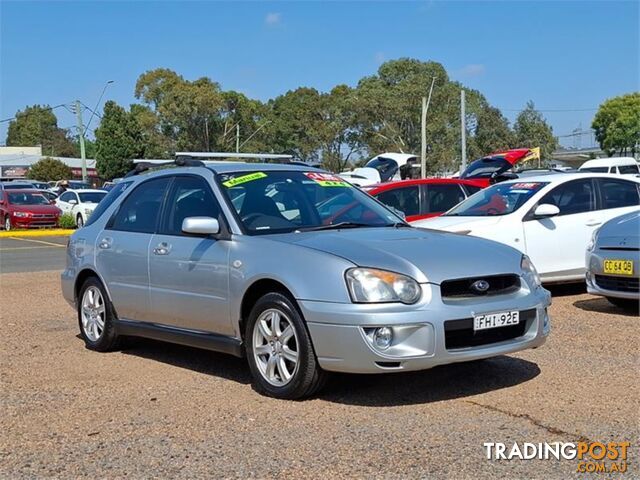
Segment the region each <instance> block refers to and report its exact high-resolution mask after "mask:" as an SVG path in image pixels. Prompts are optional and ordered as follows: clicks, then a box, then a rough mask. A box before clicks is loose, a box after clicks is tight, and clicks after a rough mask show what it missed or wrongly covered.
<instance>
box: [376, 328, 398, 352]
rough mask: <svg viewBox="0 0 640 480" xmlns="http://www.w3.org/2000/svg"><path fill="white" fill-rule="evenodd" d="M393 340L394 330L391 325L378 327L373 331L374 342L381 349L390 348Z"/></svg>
mask: <svg viewBox="0 0 640 480" xmlns="http://www.w3.org/2000/svg"><path fill="white" fill-rule="evenodd" d="M392 340H393V330H391V329H390V328H389V327H380V328H376V329H375V331H374V332H373V343H374V344H375V346H376V347H377V348H379V349H381V350H385V349H387V348H389V346H390V345H391V341H392Z"/></svg>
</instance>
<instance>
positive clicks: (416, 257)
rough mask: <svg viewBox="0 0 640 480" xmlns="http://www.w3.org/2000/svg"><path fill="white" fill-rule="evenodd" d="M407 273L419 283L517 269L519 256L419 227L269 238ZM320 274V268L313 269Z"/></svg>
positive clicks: (499, 247)
mask: <svg viewBox="0 0 640 480" xmlns="http://www.w3.org/2000/svg"><path fill="white" fill-rule="evenodd" d="M269 238H270V239H272V240H275V241H280V242H286V243H289V244H292V245H297V246H300V247H306V248H312V249H314V250H319V251H323V252H327V253H329V254H332V255H336V256H338V257H341V258H344V259H346V260H349V261H350V262H352V263H354V264H355V265H357V266H361V267H371V268H379V269H382V270H389V271H393V272H398V273H402V274H405V275H409V276H411V277H413V278H414V279H416V280H417V281H418V282H420V283H425V282H431V283H437V284H439V283H440V282H442V281H443V280H447V279H453V278H464V277H471V276H478V275H490V274H499V273H512V272H516V273H517V272H520V260H521V258H522V254H521V253H520V252H518V251H517V250H515V249H513V248H511V247H508V246H505V245H502V244H500V243H497V242H493V241H491V240H485V239H481V238H477V237H467V236H465V235H457V234H453V233H444V232H437V231H432V230H426V229H420V228H357V229H344V230H335V231H327V230H324V231H317V232H300V233H290V234H282V235H273V236H270V237H269ZM319 273H320V272H319Z"/></svg>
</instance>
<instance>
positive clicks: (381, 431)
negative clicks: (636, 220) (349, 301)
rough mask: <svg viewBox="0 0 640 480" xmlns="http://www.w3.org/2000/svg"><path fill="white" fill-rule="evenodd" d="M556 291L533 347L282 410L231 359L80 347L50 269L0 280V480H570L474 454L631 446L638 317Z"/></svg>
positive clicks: (534, 465) (548, 466) (150, 347)
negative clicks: (495, 449) (500, 447)
mask: <svg viewBox="0 0 640 480" xmlns="http://www.w3.org/2000/svg"><path fill="white" fill-rule="evenodd" d="M59 240H60V241H61V242H66V239H59ZM43 241H47V240H43ZM52 243H55V242H52ZM12 245H13V244H12ZM18 246H21V244H15V245H14V246H13V247H12V246H9V245H8V244H7V243H5V241H4V240H3V243H2V246H1V248H17V247H18ZM22 246H24V245H22ZM34 246H35V244H34ZM51 248H52V249H54V248H56V247H53V246H52V247H51ZM25 251H26V250H25ZM31 251H32V254H34V255H35V254H36V253H34V252H38V251H39V250H38V249H32V250H31ZM55 252H58V253H56V254H55V255H53V254H51V255H49V256H50V257H52V258H57V256H60V257H61V258H62V255H60V254H61V253H63V252H64V250H63V249H57V250H55ZM0 254H2V271H3V272H6V271H7V270H6V269H5V265H6V263H5V262H6V261H7V258H6V256H5V250H0ZM11 256H13V251H12V255H11ZM25 258H26V257H25ZM12 261H13V260H12ZM36 286H37V287H36ZM34 292H37V294H34ZM553 292H554V303H553V305H552V306H551V315H552V322H553V323H552V326H553V330H552V334H551V336H550V338H549V340H548V342H547V343H546V344H545V345H544V346H543V347H542V348H540V349H538V350H529V351H525V352H522V353H519V354H516V355H510V356H504V357H499V358H496V359H492V360H487V361H483V362H479V363H472V364H459V365H450V366H445V367H438V368H436V369H433V370H430V371H424V372H417V373H406V374H395V375H393V374H391V375H384V376H364V375H360V376H354V375H342V376H336V377H335V378H334V379H333V380H332V381H331V382H330V384H329V385H328V386H327V388H326V389H325V390H324V391H323V392H322V394H321V395H320V396H319V397H318V398H314V399H312V400H308V401H303V402H290V401H282V400H273V399H269V398H265V397H262V396H260V395H258V394H257V393H255V392H254V391H253V390H252V389H251V387H250V384H249V381H250V377H249V370H248V368H247V366H246V364H245V363H244V361H242V360H239V359H236V358H233V357H230V356H225V355H222V354H216V353H211V352H206V351H200V350H196V349H191V348H186V347H180V346H175V345H168V344H161V343H158V342H153V341H147V340H137V341H134V342H132V343H131V345H129V346H128V347H127V348H126V349H125V350H123V351H120V352H115V353H109V354H96V353H95V352H90V351H88V350H85V348H84V346H83V342H82V341H81V340H80V339H79V338H78V337H77V334H78V329H77V325H76V320H75V313H74V312H73V311H72V310H71V308H70V307H69V306H68V305H67V304H66V303H65V302H64V301H63V300H62V298H61V296H60V289H59V275H58V272H55V271H53V272H33V273H3V274H2V275H0V312H2V313H1V317H2V321H1V322H0V334H1V336H2V339H3V342H2V362H1V365H2V366H1V367H0V368H1V372H0V373H1V378H2V390H3V395H2V396H1V402H2V412H3V413H2V415H1V416H0V429H1V431H2V432H3V435H1V436H0V457H1V458H2V461H1V462H0V477H2V478H14V477H27V476H38V477H40V476H56V477H78V476H96V475H99V476H110V477H113V476H125V475H126V476H128V477H133V478H139V477H148V476H172V477H194V476H213V475H215V476H226V477H247V476H249V477H261V478H262V477H267V476H276V475H287V474H288V475H295V476H297V477H318V476H320V475H323V476H326V475H334V476H358V477H370V476H375V477H394V478H395V477H399V476H401V477H424V476H429V477H432V478H433V477H445V476H454V477H456V478H464V477H467V478H470V477H476V478H488V477H498V476H502V477H505V476H506V477H509V478H513V477H523V476H527V477H537V478H566V477H568V476H573V475H577V474H576V473H575V470H576V466H577V461H573V460H562V461H559V462H558V461H555V460H548V461H544V460H529V461H521V460H512V461H510V462H507V461H502V462H496V461H489V460H486V458H485V452H484V449H483V446H482V444H483V443H484V442H504V443H506V444H508V445H510V444H511V443H512V442H516V441H517V442H553V441H562V442H576V441H579V440H584V439H586V440H591V441H603V442H608V441H625V440H627V441H630V442H631V444H632V445H636V446H637V444H638V440H639V435H638V411H639V409H640V391H639V390H640V389H639V388H638V381H637V377H636V373H635V372H636V370H637V368H638V351H639V341H638V337H637V326H638V318H637V317H635V316H632V315H628V314H625V313H624V312H623V311H622V310H619V309H617V308H615V307H613V306H611V305H609V303H608V302H607V301H606V300H605V299H601V298H597V297H593V296H590V295H588V294H586V293H583V290H582V289H580V288H575V287H563V288H555V289H554V290H553ZM27 298H28V299H29V301H27V300H26V299H27ZM636 455H637V448H636V449H632V450H631V458H630V459H629V461H630V463H629V470H630V472H635V474H637V472H638V464H637V457H636ZM632 475H633V474H632Z"/></svg>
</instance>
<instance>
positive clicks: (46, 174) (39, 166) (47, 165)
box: [27, 157, 72, 182]
mask: <svg viewBox="0 0 640 480" xmlns="http://www.w3.org/2000/svg"><path fill="white" fill-rule="evenodd" d="M71 176H72V175H71V168H70V167H68V166H67V165H66V164H64V163H63V162H61V161H60V160H56V159H55V158H49V157H45V158H43V159H42V160H40V161H39V162H36V163H34V164H33V165H32V166H31V168H30V169H29V172H28V173H27V177H28V178H30V179H32V180H39V181H41V182H49V181H51V180H66V179H69V178H71Z"/></svg>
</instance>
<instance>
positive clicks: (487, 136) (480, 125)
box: [468, 105, 515, 158]
mask: <svg viewBox="0 0 640 480" xmlns="http://www.w3.org/2000/svg"><path fill="white" fill-rule="evenodd" d="M468 143H469V145H468V147H469V150H468V153H469V157H470V158H480V157H484V156H485V155H488V154H490V153H493V152H497V151H501V150H508V149H509V148H513V147H514V146H515V139H514V134H513V131H512V130H511V129H510V128H509V121H508V120H507V119H506V118H505V117H504V116H503V115H502V113H501V112H500V110H499V109H497V108H494V107H491V106H490V105H484V106H483V108H481V109H480V112H479V113H478V115H477V118H476V122H475V126H474V128H473V130H472V135H471V136H470V138H469V142H468Z"/></svg>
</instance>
